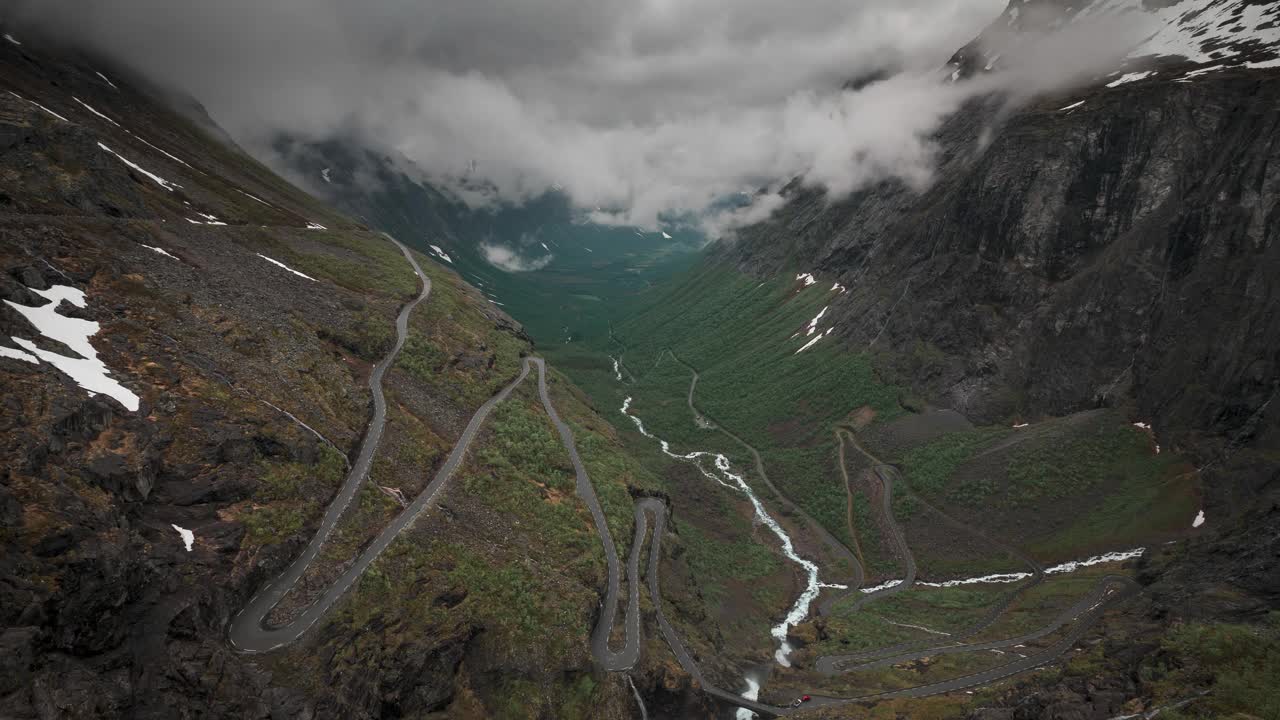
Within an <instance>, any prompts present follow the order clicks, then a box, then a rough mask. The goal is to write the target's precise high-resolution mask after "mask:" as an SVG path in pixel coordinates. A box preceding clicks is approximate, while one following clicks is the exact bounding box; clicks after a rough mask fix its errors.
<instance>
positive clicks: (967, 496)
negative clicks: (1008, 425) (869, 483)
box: [894, 428, 1011, 518]
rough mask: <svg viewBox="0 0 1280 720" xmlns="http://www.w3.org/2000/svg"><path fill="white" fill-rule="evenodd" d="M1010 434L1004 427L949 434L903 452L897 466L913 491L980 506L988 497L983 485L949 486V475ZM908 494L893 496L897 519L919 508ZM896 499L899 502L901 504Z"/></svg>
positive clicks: (908, 515) (950, 484)
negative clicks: (978, 487) (979, 487)
mask: <svg viewBox="0 0 1280 720" xmlns="http://www.w3.org/2000/svg"><path fill="white" fill-rule="evenodd" d="M1009 432H1011V431H1010V430H1007V429H1005V428H982V429H977V430H970V431H966V432H958V433H948V434H947V435H944V436H942V437H940V438H938V439H937V440H934V441H933V442H931V443H928V444H926V445H922V446H920V447H917V448H913V449H911V450H909V451H907V452H905V453H903V455H902V457H901V458H900V459H899V461H898V464H899V465H900V466H901V467H902V470H903V473H904V475H905V476H906V479H907V482H908V484H910V486H911V489H912V490H913V491H915V492H919V493H922V494H924V495H926V496H928V497H945V498H946V499H947V500H949V501H952V502H959V503H965V504H969V505H975V506H976V505H980V504H982V501H983V500H984V499H985V498H986V496H987V494H989V493H988V492H987V490H986V489H985V486H983V488H982V489H981V490H976V489H975V488H973V487H968V486H966V487H960V486H956V485H953V484H952V483H951V476H952V475H953V474H954V473H955V472H956V470H957V469H959V467H960V466H961V465H962V464H963V463H964V462H965V461H967V460H969V459H970V458H971V457H973V455H975V454H976V453H977V452H979V451H980V450H982V449H983V448H985V447H987V446H989V445H991V444H992V443H994V442H996V441H997V440H999V439H1000V438H1002V437H1004V436H1006V435H1007V434H1008V433H1009ZM979 493H983V494H979ZM909 495H910V493H907V492H903V493H895V497H894V501H895V502H894V512H895V513H897V514H898V515H899V516H900V517H904V518H905V517H910V516H911V515H912V514H913V513H914V512H915V508H916V507H918V505H913V504H912V503H911V500H910V498H909ZM899 498H901V499H902V502H901V504H899V502H898V499H899Z"/></svg>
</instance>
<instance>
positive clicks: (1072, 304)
mask: <svg viewBox="0 0 1280 720" xmlns="http://www.w3.org/2000/svg"><path fill="white" fill-rule="evenodd" d="M1040 5H1049V6H1052V7H1056V8H1058V9H1059V10H1061V9H1062V8H1061V7H1059V4H1057V3H1047V4H1046V3H1040ZM1094 5H1097V6H1104V5H1108V4H1107V3H1095V4H1094ZM1109 5H1117V4H1116V3H1110V4H1109ZM1160 5H1162V6H1169V7H1168V8H1163V7H1162V8H1154V10H1155V11H1156V12H1159V13H1163V14H1164V15H1169V16H1170V17H1172V18H1174V22H1173V26H1174V29H1175V31H1174V32H1172V33H1171V34H1172V35H1175V36H1178V37H1183V38H1184V39H1185V38H1186V37H1190V38H1192V39H1193V40H1194V42H1192V43H1191V45H1189V46H1188V47H1191V48H1192V49H1191V50H1190V51H1186V52H1184V53H1183V55H1176V56H1169V55H1160V54H1159V53H1156V52H1154V51H1152V50H1151V42H1150V41H1148V43H1147V44H1146V45H1145V46H1144V47H1143V48H1138V49H1136V50H1135V51H1134V53H1132V54H1131V57H1130V58H1129V59H1128V60H1126V63H1135V64H1136V63H1140V62H1141V63H1147V64H1145V65H1132V66H1126V67H1123V68H1118V69H1117V72H1116V73H1115V74H1113V75H1110V76H1107V77H1101V78H1097V79H1096V80H1095V81H1094V82H1092V83H1088V84H1085V85H1084V86H1082V87H1079V88H1077V89H1075V90H1072V91H1069V92H1062V93H1058V94H1055V95H1053V96H1052V97H1043V98H1040V99H1039V100H1036V101H1034V102H1032V103H1030V104H1027V105H1025V106H1022V107H1019V108H1017V109H1016V110H1014V111H1012V112H1010V111H1009V108H1008V107H1006V106H1005V105H1004V104H1003V102H1002V101H1001V100H999V99H996V98H991V99H985V100H982V101H976V102H973V103H971V104H970V105H969V106H968V107H966V108H965V109H964V110H963V111H962V112H960V113H958V114H957V115H956V116H954V117H953V118H951V119H950V120H949V121H948V122H947V123H946V124H945V125H944V127H942V129H941V130H940V132H939V133H938V136H937V138H936V139H937V141H938V143H939V147H940V148H941V153H940V158H939V167H938V170H937V174H936V178H935V181H934V182H933V184H932V185H931V186H930V187H929V188H928V189H927V190H924V191H922V192H919V193H916V192H912V191H909V190H907V189H905V188H902V187H900V186H898V185H896V184H888V183H886V184H882V185H880V186H877V187H874V188H870V189H866V190H863V191H861V192H858V193H855V194H854V195H852V196H850V197H846V198H839V199H832V198H828V197H826V196H825V195H824V194H823V193H822V192H820V191H816V190H813V189H809V188H805V187H803V185H802V184H801V183H799V182H796V183H793V185H792V186H791V187H789V188H788V189H787V191H786V192H787V194H788V202H787V204H786V205H785V206H784V207H783V208H782V209H781V210H780V211H779V212H777V213H776V214H775V215H774V216H773V217H772V218H771V219H770V220H769V221H767V222H765V223H762V224H760V225H757V226H753V227H751V228H748V229H746V230H745V231H743V232H742V233H740V238H739V239H738V240H737V241H736V242H733V243H728V242H726V243H722V244H721V245H720V246H719V247H718V248H717V249H716V251H715V253H716V256H717V258H719V259H720V260H721V261H723V262H726V263H731V264H732V265H734V266H736V267H737V268H738V269H740V270H742V271H745V272H748V273H753V274H758V275H770V274H776V273H780V272H783V271H788V272H817V273H820V274H821V275H822V276H823V277H827V276H830V277H833V278H835V279H837V280H838V281H839V282H840V283H841V284H843V285H844V286H846V287H848V288H849V290H850V291H849V292H848V293H846V294H844V295H842V296H840V297H839V298H838V299H837V300H835V301H834V302H833V305H832V307H831V308H830V310H829V311H828V313H827V317H828V318H830V317H835V318H836V320H835V327H836V331H835V332H836V334H837V335H839V336H840V337H842V339H843V341H844V342H845V343H846V345H847V346H848V347H849V348H850V349H851V350H853V351H868V350H869V351H870V352H872V353H873V354H874V355H875V356H876V357H877V362H878V363H879V370H880V372H881V374H882V375H884V376H886V377H888V378H891V379H892V380H893V381H895V382H898V383H902V384H905V385H910V386H912V387H914V388H915V389H916V390H917V391H919V392H920V393H921V394H922V395H924V396H926V397H927V398H928V399H930V400H931V401H932V402H933V403H934V404H936V405H938V406H942V407H948V408H953V409H956V410H959V411H961V412H963V413H965V414H967V415H968V416H970V417H971V418H974V419H975V420H978V421H982V422H1000V423H1006V422H1019V421H1021V419H1023V418H1026V419H1035V418H1038V417H1043V416H1048V415H1063V414H1066V413H1069V412H1074V411H1078V410H1082V409H1087V408H1090V407H1097V406H1115V407H1119V408H1122V409H1123V410H1125V411H1126V412H1128V413H1129V414H1130V416H1131V418H1132V419H1133V420H1134V421H1144V422H1149V423H1152V424H1153V426H1154V429H1155V432H1156V435H1157V438H1158V441H1159V442H1160V443H1161V444H1163V445H1164V446H1165V447H1173V448H1174V449H1176V450H1177V451H1179V452H1182V453H1185V454H1186V455H1188V456H1190V457H1191V458H1193V459H1194V462H1195V464H1196V466H1197V467H1198V469H1199V472H1200V473H1201V478H1202V481H1203V484H1204V487H1205V492H1206V503H1207V508H1206V510H1207V514H1208V516H1209V517H1210V518H1215V517H1216V518H1217V520H1216V526H1215V531H1216V532H1217V533H1218V534H1216V535H1214V536H1212V537H1210V538H1207V539H1205V540H1204V541H1201V542H1198V543H1196V544H1194V545H1193V547H1192V550H1191V551H1190V552H1189V553H1188V555H1187V556H1186V557H1184V558H1183V559H1182V560H1180V561H1177V562H1174V563H1171V564H1169V565H1167V566H1164V565H1162V566H1160V567H1158V568H1153V569H1152V570H1151V571H1150V572H1149V573H1148V575H1147V576H1146V577H1145V581H1146V582H1148V583H1150V589H1151V595H1150V597H1152V598H1154V599H1153V605H1152V606H1151V607H1150V608H1148V609H1149V610H1150V615H1149V618H1151V619H1153V620H1155V621H1156V623H1157V625H1160V624H1165V623H1168V622H1169V618H1170V617H1195V618H1199V619H1204V618H1207V617H1208V618H1218V619H1221V618H1224V617H1225V618H1254V619H1256V618H1259V617H1261V616H1263V615H1265V613H1267V612H1268V611H1269V610H1270V609H1272V608H1274V607H1276V605H1277V603H1278V602H1280V577H1277V575H1276V573H1275V571H1274V569H1273V568H1274V567H1275V566H1276V563H1275V555H1274V552H1275V550H1274V543H1275V537H1277V534H1278V533H1280V513H1277V512H1276V507H1277V492H1278V491H1280V483H1278V482H1277V481H1278V480H1280V462H1278V461H1277V458H1278V457H1280V455H1277V450H1280V421H1278V419H1277V417H1278V416H1277V413H1276V409H1277V405H1276V403H1275V400H1276V396H1277V393H1278V391H1280V367H1278V363H1280V315H1277V313H1276V308H1277V307H1280V284H1278V283H1277V282H1276V277H1277V275H1276V268H1277V263H1278V262H1280V69H1277V68H1275V67H1272V66H1273V65H1275V59H1274V57H1275V56H1274V53H1275V50H1276V47H1275V45H1274V44H1265V45H1259V44H1257V43H1255V42H1253V41H1252V40H1251V39H1250V38H1249V37H1245V36H1247V35H1250V33H1252V35H1259V36H1261V35H1266V36H1267V37H1270V35H1268V33H1274V32H1275V31H1276V28H1277V27H1280V23H1278V21H1280V6H1277V5H1276V4H1274V3H1199V2H1190V1H1188V2H1184V3H1180V4H1179V3H1163V4H1160ZM1192 6H1194V7H1192ZM1202 6H1203V7H1202ZM1009 7H1010V9H1009V11H1007V12H1006V13H1005V15H1004V16H1002V18H1001V19H1000V20H999V21H998V22H997V26H993V28H997V29H1002V28H1006V27H1008V26H1011V25H1014V24H1016V23H1017V18H1018V11H1019V10H1020V9H1022V8H1023V7H1025V5H1024V4H1023V3H1021V2H1017V1H1015V2H1013V3H1011V4H1010V6H1009ZM1148 9H1149V10H1150V9H1152V8H1148ZM1175 9H1176V10H1178V12H1176V13H1175V12H1173V10H1175ZM1094 10H1096V8H1094ZM1082 14H1083V11H1082ZM1024 17H1025V16H1024ZM1054 17H1056V18H1057V20H1056V22H1064V21H1069V20H1070V14H1067V15H1065V16H1063V15H1061V14H1059V15H1056V16H1054ZM1064 17H1065V18H1066V20H1063V18H1064ZM1213 18H1217V20H1215V21H1214V22H1212V23H1209V20H1210V19H1213ZM1050 22H1055V21H1054V20H1052V19H1051V20H1050ZM1246 30H1247V31H1249V32H1245V31H1246ZM1255 30H1256V31H1257V32H1253V31H1255ZM1228 31H1229V32H1228ZM995 32H996V31H995V30H990V31H988V35H990V34H993V33H995ZM1162 32H1164V31H1162ZM1179 33H1181V35H1179ZM1224 33H1226V34H1227V35H1231V36H1232V37H1231V38H1225V39H1224V37H1225V36H1224ZM997 34H998V33H997ZM1166 34H1170V33H1166ZM984 37H985V36H984ZM1242 38H1243V39H1242ZM985 47H986V46H985V45H984V43H983V42H982V41H981V40H980V41H975V43H974V44H972V45H971V46H968V47H966V48H965V49H964V50H962V51H961V52H959V53H957V55H956V56H955V58H953V61H952V63H953V67H954V68H955V69H956V74H955V77H956V80H957V81H960V82H963V81H964V78H965V77H967V76H971V75H973V74H976V73H981V72H985V71H987V70H990V68H989V67H988V66H989V65H991V64H992V56H991V54H990V53H987V52H986V50H984V48H985ZM1201 49H1203V50H1204V52H1205V53H1206V55H1205V56H1203V57H1200V56H1196V57H1191V55H1192V54H1193V53H1195V52H1199V51H1200V50H1201ZM1184 55H1185V56H1184ZM1138 67H1143V68H1150V69H1152V74H1148V75H1141V76H1140V77H1132V76H1129V75H1128V73H1129V71H1130V70H1135V69H1137V68H1138ZM1206 69H1207V70H1206ZM1122 77H1123V78H1126V79H1125V81H1123V82H1117V80H1119V79H1120V78H1122ZM1210 588H1214V589H1213V590H1210ZM1228 597H1229V598H1230V600H1227V599H1226V598H1228ZM1138 664H1139V663H1138V661H1137V660H1136V659H1135V660H1134V662H1133V663H1131V664H1130V665H1129V666H1126V668H1127V669H1124V670H1118V669H1117V670H1114V672H1116V673H1119V674H1121V675H1123V674H1124V673H1130V672H1132V673H1133V674H1135V675H1136V673H1137V672H1138V668H1137V666H1138ZM1091 682H1092V681H1091ZM1113 685H1114V683H1113ZM1107 687H1110V686H1107ZM1064 692H1065V690H1064ZM1124 692H1128V693H1134V692H1137V691H1136V690H1134V689H1133V688H1129V689H1126V690H1125V691H1124ZM1087 694H1088V693H1084V695H1082V696H1081V697H1084V696H1087ZM1077 699H1080V698H1077ZM1009 702H1010V703H1011V704H1016V703H1018V702H1019V700H1018V699H1017V698H1011V699H1009ZM1081 703H1083V704H1087V702H1086V700H1083V699H1081V700H1080V703H1077V704H1075V705H1071V704H1070V703H1067V704H1065V705H1063V706H1062V707H1063V708H1068V709H1069V710H1071V711H1072V712H1075V711H1079V712H1083V714H1082V715H1069V716H1072V717H1075V716H1081V717H1093V716H1097V717H1102V716H1103V715H1098V714H1097V713H1095V712H1094V711H1093V710H1089V709H1088V708H1086V709H1084V710H1081ZM1068 706H1070V707H1068ZM1063 711H1064V712H1066V710H1063ZM1098 712H1104V711H1102V710H1099V711H1098ZM1033 715H1035V713H1034V712H1032V713H1031V714H1019V715H1016V716H1017V717H1023V716H1027V717H1030V716H1033ZM996 716H999V717H1006V716H1007V717H1014V716H1015V715H1012V714H1011V715H991V717H996ZM1041 716H1045V715H1041ZM1054 716H1060V717H1066V716H1068V715H1054ZM984 717H987V716H986V715H984Z"/></svg>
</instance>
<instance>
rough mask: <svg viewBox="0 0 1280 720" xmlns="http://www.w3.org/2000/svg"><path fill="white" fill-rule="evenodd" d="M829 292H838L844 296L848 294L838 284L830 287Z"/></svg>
mask: <svg viewBox="0 0 1280 720" xmlns="http://www.w3.org/2000/svg"><path fill="white" fill-rule="evenodd" d="M831 292H838V293H840V294H844V293H846V292H848V290H847V289H846V288H845V286H843V285H841V284H840V283H835V284H833V285H832V286H831Z"/></svg>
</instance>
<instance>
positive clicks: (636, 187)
mask: <svg viewBox="0 0 1280 720" xmlns="http://www.w3.org/2000/svg"><path fill="white" fill-rule="evenodd" d="M5 4H7V5H8V8H7V9H6V11H5V13H4V16H5V17H14V18H16V19H18V20H20V21H27V22H35V23H38V24H39V25H41V26H43V27H44V28H46V29H48V30H49V31H51V32H57V33H59V34H63V35H67V36H70V37H73V38H74V39H75V40H76V41H78V42H83V43H88V44H91V45H92V46H94V47H96V48H97V49H99V50H101V51H104V52H106V53H108V54H110V55H112V56H113V57H115V58H117V59H119V60H120V61H122V62H125V63H128V64H129V65H131V66H134V67H136V68H138V69H140V70H141V71H143V72H145V73H147V74H148V75H150V76H152V77H153V78H154V79H156V80H158V81H160V82H162V83H167V84H171V85H173V86H176V87H179V88H182V89H184V90H185V91H187V92H189V93H190V94H192V95H194V96H196V97H197V98H199V99H200V100H201V101H202V102H203V103H204V104H205V105H206V107H208V108H209V110H210V113H211V114H212V115H213V116H214V118H215V119H216V120H218V121H219V122H220V123H221V124H222V125H223V126H224V127H226V128H227V130H228V131H229V132H230V133H231V134H232V135H233V136H235V137H236V138H237V139H238V140H240V141H241V142H242V143H244V144H245V145H247V146H249V147H255V146H259V147H260V146H261V143H262V142H263V141H264V140H265V139H266V138H269V137H271V136H272V135H273V134H274V133H276V132H278V131H287V132H290V133H293V134H295V135H300V136H304V137H307V136H310V137H316V138H323V137H326V136H330V135H332V134H334V133H338V132H343V133H354V134H356V135H357V136H359V137H363V138H364V139H365V140H366V141H367V142H369V143H371V144H373V145H375V146H381V147H382V148H383V149H387V150H395V151H399V152H401V153H403V154H404V155H406V156H408V157H409V158H410V159H412V160H414V161H415V162H416V163H417V164H418V165H419V166H420V167H422V168H425V169H426V170H427V172H428V173H429V174H431V175H432V176H433V177H434V178H436V179H437V180H438V181H440V182H444V183H446V184H447V183H448V182H449V180H450V178H456V177H458V176H460V175H462V174H464V173H465V172H466V170H467V168H469V167H470V166H471V165H472V163H473V162H474V163H475V166H476V167H477V169H478V174H479V175H481V176H483V178H484V179H485V180H488V181H489V183H491V186H492V187H495V188H497V190H498V192H499V194H500V196H501V197H502V198H503V199H507V200H515V201H518V200H520V199H522V198H525V197H528V196H530V195H534V194H538V193H541V192H543V191H545V190H546V189H547V188H548V187H550V186H552V185H553V184H558V185H561V186H563V187H564V188H565V190H566V192H568V193H569V194H570V195H571V196H572V198H573V199H574V201H575V202H576V203H578V204H579V205H580V206H582V207H584V208H587V209H591V208H596V207H603V208H605V209H606V212H605V213H601V214H599V215H598V218H599V219H602V220H608V219H611V220H614V221H619V222H635V223H640V224H652V223H654V222H655V221H656V218H657V217H658V215H659V214H660V213H662V212H665V211H673V210H675V211H679V210H700V209H702V208H703V207H706V206H707V205H708V204H709V203H711V202H712V201H713V200H715V199H717V198H722V197H725V196H727V195H729V194H731V193H734V192H738V191H742V190H748V189H755V188H757V187H760V186H761V185H763V184H767V183H769V182H770V181H775V180H779V179H786V178H789V177H793V176H796V175H801V174H803V175H806V176H807V178H808V180H809V181H810V182H812V183H815V184H821V185H824V186H826V187H828V188H830V189H831V190H832V191H833V192H835V193H841V192H847V191H849V190H852V189H854V188H856V187H858V186H860V185H861V184H863V183H865V182H868V181H871V180H878V179H883V178H885V177H896V178H900V179H903V180H904V181H906V182H908V183H909V184H913V185H921V184H923V183H925V182H927V181H928V179H929V174H930V172H931V167H932V157H931V152H930V146H929V143H928V140H927V137H928V136H929V134H931V132H932V131H933V130H934V129H935V128H936V127H937V125H938V123H939V122H941V120H942V119H943V118H945V117H946V115H947V114H949V113H951V112H953V111H954V110H955V109H956V108H957V107H959V105H960V104H961V103H962V102H963V101H964V99H965V98H967V97H969V96H970V95H971V93H972V92H973V90H969V89H964V88H961V87H958V86H947V85H942V84H940V83H939V82H938V80H937V77H936V73H934V72H933V71H934V70H936V68H938V67H939V66H940V65H941V64H942V63H943V62H945V60H946V58H947V57H948V56H949V55H950V54H951V52H952V51H954V49H955V48H957V47H959V46H960V45H961V44H963V43H964V42H966V41H968V40H969V39H971V38H972V37H973V36H974V35H976V34H977V32H978V31H979V30H980V29H981V28H982V26H984V25H985V24H986V23H988V22H990V21H991V20H992V19H993V18H995V17H996V16H997V15H998V14H999V13H1000V11H1001V10H1002V9H1003V8H1004V5H1005V0H862V1H861V2H851V1H850V0H790V1H789V2H781V1H778V0H769V1H766V0H434V1H429V2H421V1H414V0H367V1H365V2H352V1H351V0H212V1H205V2H196V1H195V0H114V1H113V2H95V3H88V2H85V1H84V0H9V2H8V3H0V5H5ZM884 69H892V70H895V71H898V70H901V71H905V72H903V73H902V74H900V75H898V76H897V77H895V78H894V79H892V80H890V81H888V82H884V83H877V84H875V85H872V86H871V87H869V88H868V89H866V90H864V91H861V92H841V91H840V89H839V88H840V86H841V84H842V83H843V81H845V80H846V79H848V78H850V77H855V76H859V75H863V74H866V73H868V72H872V71H877V70H884ZM771 203H776V198H773V199H769V198H765V199H764V200H763V201H762V202H761V204H759V205H758V206H757V207H756V208H754V210H749V211H746V213H745V215H744V217H748V218H753V217H757V216H759V215H760V214H762V213H764V212H766V211H767V210H768V209H769V206H770V204H771ZM607 211H616V212H614V213H613V214H608V213H607Z"/></svg>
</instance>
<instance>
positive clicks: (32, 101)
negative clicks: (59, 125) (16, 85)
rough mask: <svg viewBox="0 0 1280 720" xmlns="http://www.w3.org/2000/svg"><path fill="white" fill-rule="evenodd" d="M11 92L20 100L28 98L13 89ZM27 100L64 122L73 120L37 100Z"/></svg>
mask: <svg viewBox="0 0 1280 720" xmlns="http://www.w3.org/2000/svg"><path fill="white" fill-rule="evenodd" d="M9 94H10V95H12V96H14V97H16V98H18V99H19V100H27V99H26V98H24V97H22V96H21V95H19V94H18V93H16V92H14V91H12V90H10V91H9ZM27 102H29V103H31V104H32V105H35V106H36V107H38V108H40V109H41V110H43V111H45V112H47V113H49V114H50V115H52V116H54V117H56V118H58V119H59V120H61V121H62V122H71V121H70V120H68V119H66V118H64V117H62V116H61V115H59V114H58V113H56V112H54V111H52V110H50V109H49V108H47V107H45V106H43V105H41V104H40V103H38V102H36V101H35V100H27Z"/></svg>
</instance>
